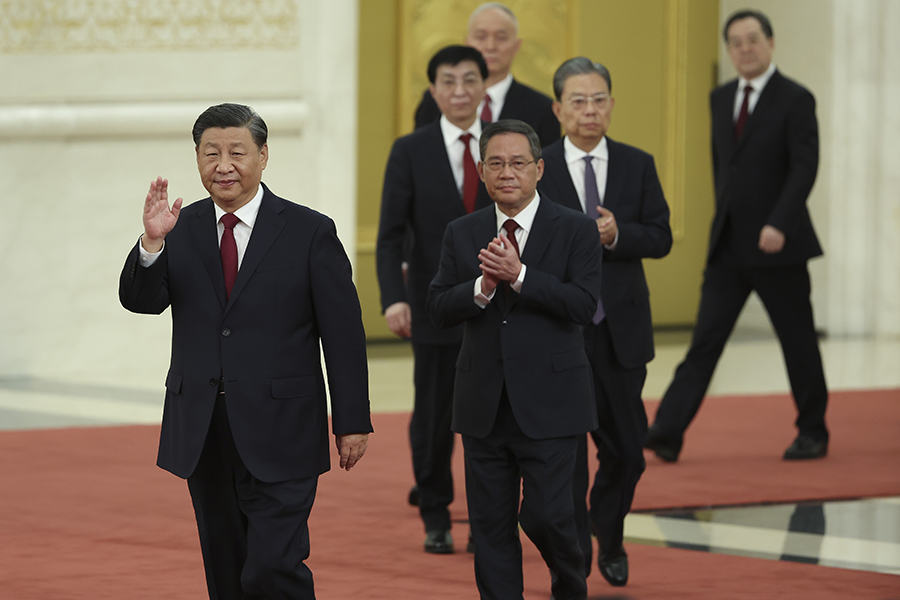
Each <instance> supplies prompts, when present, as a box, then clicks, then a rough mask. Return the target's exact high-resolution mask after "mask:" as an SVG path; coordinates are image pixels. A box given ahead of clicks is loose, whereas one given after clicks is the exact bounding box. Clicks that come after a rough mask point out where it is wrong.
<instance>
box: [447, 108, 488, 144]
mask: <svg viewBox="0 0 900 600" xmlns="http://www.w3.org/2000/svg"><path fill="white" fill-rule="evenodd" d="M467 132H468V133H471V134H472V136H474V138H475V139H476V140H479V139H481V119H475V121H474V122H473V123H472V126H471V127H469V128H468V129H465V130H463V129H460V128H459V127H457V126H456V125H454V124H453V123H451V122H450V120H449V119H448V118H447V117H445V116H444V115H441V134H443V136H444V144H446V145H447V146H449V145H450V144H452V143H454V142H456V141H457V140H459V136H461V135H462V134H464V133H467Z"/></svg>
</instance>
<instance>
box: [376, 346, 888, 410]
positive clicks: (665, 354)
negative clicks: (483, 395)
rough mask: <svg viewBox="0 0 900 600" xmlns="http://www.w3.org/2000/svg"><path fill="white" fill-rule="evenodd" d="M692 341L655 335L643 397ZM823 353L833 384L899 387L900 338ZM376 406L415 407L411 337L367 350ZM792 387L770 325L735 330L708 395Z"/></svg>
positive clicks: (667, 375)
mask: <svg viewBox="0 0 900 600" xmlns="http://www.w3.org/2000/svg"><path fill="white" fill-rule="evenodd" d="M689 341H690V333H689V332H687V331H663V332H657V335H656V358H655V359H654V360H653V361H652V362H651V363H650V364H649V365H648V367H647V383H646V384H645V386H644V398H645V399H658V398H661V397H662V395H663V393H664V392H665V390H666V387H667V386H668V384H669V382H670V381H671V379H672V374H673V373H674V372H675V368H676V367H677V366H678V364H679V363H680V362H681V360H682V359H683V358H684V354H685V352H686V351H687V346H688V343H689ZM821 350H822V359H823V361H824V363H825V373H826V378H827V380H828V385H829V388H830V389H833V390H841V389H867V388H892V387H900V366H898V365H900V339H879V340H876V339H864V338H850V339H847V338H841V339H837V338H826V339H824V340H822V343H821ZM369 379H370V382H371V387H372V392H371V393H372V409H373V410H374V411H376V412H393V411H407V410H411V409H412V393H413V386H412V350H411V348H410V346H409V344H407V343H403V342H385V343H379V344H373V345H371V347H370V351H369ZM789 391H790V388H789V386H788V381H787V375H786V373H785V370H784V362H783V359H782V356H781V349H780V347H779V345H778V341H777V340H776V339H775V337H774V335H773V334H772V333H771V332H770V331H760V330H752V329H744V330H737V331H735V333H734V335H732V338H731V340H730V341H729V344H728V346H726V348H725V352H724V353H723V354H722V359H721V360H720V361H719V365H718V367H717V368H716V373H715V375H714V376H713V381H712V383H711V384H710V388H709V394H710V395H730V394H761V393H779V392H783V393H787V392H789Z"/></svg>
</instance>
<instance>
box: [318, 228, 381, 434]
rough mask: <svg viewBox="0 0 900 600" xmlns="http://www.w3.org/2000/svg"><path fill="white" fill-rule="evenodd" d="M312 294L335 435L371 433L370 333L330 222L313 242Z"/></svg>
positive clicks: (342, 248) (348, 261) (349, 271)
mask: <svg viewBox="0 0 900 600" xmlns="http://www.w3.org/2000/svg"><path fill="white" fill-rule="evenodd" d="M311 247H312V248H313V252H312V254H311V255H310V289H311V290H312V301H313V308H314V311H315V315H316V324H317V326H318V330H319V337H320V339H321V343H322V351H323V354H324V356H325V365H326V367H327V371H328V388H329V390H330V392H331V413H332V417H331V418H332V429H333V431H334V434H335V435H343V434H348V433H368V432H370V431H372V422H371V420H370V416H369V375H368V366H367V361H366V334H365V331H364V329H363V324H362V312H361V310H360V306H359V296H358V295H357V292H356V287H355V286H354V285H353V278H352V273H351V266H350V260H349V259H348V258H347V254H346V253H345V252H344V247H343V246H342V245H341V242H340V240H339V239H338V237H337V232H336V230H335V226H334V222H333V221H331V219H326V220H324V221H323V224H322V225H321V226H319V227H318V228H317V229H316V232H315V234H314V236H313V240H312V242H311Z"/></svg>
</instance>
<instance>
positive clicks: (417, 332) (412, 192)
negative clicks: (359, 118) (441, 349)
mask: <svg viewBox="0 0 900 600" xmlns="http://www.w3.org/2000/svg"><path fill="white" fill-rule="evenodd" d="M492 204H493V202H491V199H490V197H489V196H488V195H487V191H486V190H485V188H484V183H481V182H479V184H478V197H477V199H476V205H475V206H476V208H481V207H484V206H487V205H492ZM465 214H466V209H465V206H464V205H463V201H462V197H461V196H460V193H459V189H458V188H457V187H456V180H455V179H454V178H453V171H452V169H451V168H450V159H449V157H448V156H447V147H446V145H445V144H444V136H443V134H442V132H441V124H440V122H439V121H436V122H434V123H431V124H430V125H428V126H427V127H423V128H422V129H419V130H416V131H414V132H413V133H411V134H409V135H406V136H404V137H401V138H399V139H398V140H397V141H395V142H394V146H393V148H391V154H390V156H389V157H388V162H387V168H386V169H385V173H384V188H383V191H382V194H381V218H380V219H379V223H378V241H377V245H376V252H375V257H376V265H377V271H378V285H379V286H380V288H381V308H382V310H386V309H387V308H388V307H389V306H390V305H392V304H394V303H396V302H407V303H408V304H409V305H410V309H411V312H412V336H413V340H414V341H416V342H420V343H428V344H450V343H456V342H459V340H461V339H462V328H457V329H456V330H448V331H442V330H440V329H438V328H437V327H435V326H434V324H433V323H432V322H431V320H430V319H429V318H428V314H427V312H426V309H425V298H426V297H427V296H428V285H429V284H430V283H431V280H432V278H433V277H434V274H435V273H437V270H438V262H439V261H440V255H441V239H442V238H443V236H444V229H445V228H446V227H447V224H448V223H449V222H450V221H452V220H454V219H456V218H458V217H461V216H463V215H465ZM404 260H407V261H408V263H409V269H408V272H407V276H406V281H405V282H404V278H403V270H402V263H403V261H404Z"/></svg>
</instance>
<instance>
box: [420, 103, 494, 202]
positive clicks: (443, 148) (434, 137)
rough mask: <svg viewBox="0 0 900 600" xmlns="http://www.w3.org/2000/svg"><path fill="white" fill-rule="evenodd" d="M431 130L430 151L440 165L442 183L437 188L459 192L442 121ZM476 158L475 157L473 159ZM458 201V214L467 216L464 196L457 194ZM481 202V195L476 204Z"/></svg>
mask: <svg viewBox="0 0 900 600" xmlns="http://www.w3.org/2000/svg"><path fill="white" fill-rule="evenodd" d="M430 127H431V128H430V129H429V131H428V132H427V133H428V149H427V151H428V152H429V153H430V154H432V155H433V156H434V158H435V160H436V161H437V162H438V163H439V164H440V167H438V169H437V170H438V177H440V181H438V182H437V185H436V186H435V187H436V188H438V189H448V190H458V188H457V187H456V178H454V177H453V169H452V168H451V167H450V156H449V155H448V154H447V145H446V144H445V143H444V133H443V131H442V130H441V121H440V119H438V120H437V121H435V122H434V123H433V124H432V125H431V126H430ZM473 158H474V157H473ZM454 197H455V198H456V199H457V200H456V201H457V203H458V206H457V207H456V208H458V212H459V214H460V215H464V214H466V209H465V205H464V204H463V199H462V195H461V194H459V193H457V194H455V195H454ZM479 200H481V198H480V195H479V197H476V203H477V202H478V201H479Z"/></svg>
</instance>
